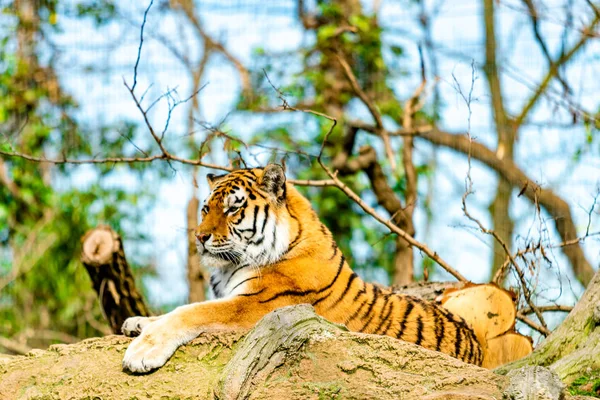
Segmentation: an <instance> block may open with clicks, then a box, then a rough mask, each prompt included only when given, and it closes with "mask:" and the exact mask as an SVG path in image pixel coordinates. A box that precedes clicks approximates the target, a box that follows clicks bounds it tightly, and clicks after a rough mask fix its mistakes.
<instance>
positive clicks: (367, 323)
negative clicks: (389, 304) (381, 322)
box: [358, 314, 375, 332]
mask: <svg viewBox="0 0 600 400" xmlns="http://www.w3.org/2000/svg"><path fill="white" fill-rule="evenodd" d="M373 318H375V314H373V315H371V318H369V320H368V321H367V322H366V323H365V324H364V325H363V326H362V328H360V329H359V330H358V331H359V332H364V330H365V328H366V327H367V326H369V324H370V323H371V321H373Z"/></svg>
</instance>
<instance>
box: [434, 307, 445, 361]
mask: <svg viewBox="0 0 600 400" xmlns="http://www.w3.org/2000/svg"><path fill="white" fill-rule="evenodd" d="M433 310H434V311H433V312H434V314H435V342H436V343H435V350H436V351H440V349H441V348H442V340H444V331H445V330H446V323H445V322H444V320H445V318H444V315H443V314H442V315H441V316H440V310H439V309H438V308H437V307H434V308H433Z"/></svg>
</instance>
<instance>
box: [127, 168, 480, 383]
mask: <svg viewBox="0 0 600 400" xmlns="http://www.w3.org/2000/svg"><path fill="white" fill-rule="evenodd" d="M277 168H279V170H280V167H277V166H272V165H270V166H267V167H266V168H265V169H264V170H263V169H252V170H240V171H235V172H232V173H230V174H227V175H225V176H222V177H217V178H214V177H210V178H209V183H210V184H211V188H212V189H213V192H212V194H211V196H210V198H209V200H208V201H207V203H206V205H205V208H204V209H203V219H202V223H201V224H200V226H198V228H197V230H196V234H197V236H198V237H199V238H201V239H202V240H203V241H205V242H204V243H205V246H206V247H202V248H201V250H202V253H203V254H204V257H206V258H203V264H205V261H206V260H208V261H210V260H215V263H216V264H220V263H222V264H223V265H224V267H221V268H222V270H218V271H217V272H216V273H215V276H216V277H217V278H214V279H212V280H211V282H212V284H213V287H214V289H215V292H217V294H221V295H222V296H223V298H220V299H217V300H213V301H206V302H203V303H196V304H191V305H187V306H183V307H180V308H178V309H176V310H175V311H173V312H171V313H169V314H167V315H166V316H164V317H162V318H160V319H159V320H157V321H154V322H151V323H149V324H147V325H146V326H145V327H143V329H138V331H141V336H140V337H139V338H137V339H136V340H139V343H137V344H136V342H135V341H134V343H132V346H133V347H134V349H133V350H131V354H130V355H129V356H128V355H127V354H126V357H125V360H124V366H125V368H127V369H130V370H132V371H137V372H144V371H147V370H150V369H153V368H157V367H159V366H161V365H162V364H161V362H162V363H163V364H164V362H166V359H168V357H169V356H170V354H169V355H168V356H166V359H164V360H163V358H165V356H164V354H167V353H168V352H164V354H162V353H161V357H158V356H156V354H158V353H160V351H157V350H156V346H155V345H154V344H155V343H163V346H165V347H169V346H170V347H169V349H171V348H173V350H172V351H174V349H176V348H177V346H178V345H180V344H183V343H185V342H186V341H189V340H191V339H193V337H195V336H196V335H197V334H198V333H199V332H200V331H201V330H203V329H207V328H211V327H232V328H234V327H241V328H250V327H252V326H254V324H256V322H257V321H258V320H259V319H261V318H262V317H263V316H264V315H265V314H267V313H268V312H270V311H272V310H274V309H276V308H279V307H283V306H286V305H291V304H299V303H309V304H312V305H313V306H314V307H315V310H316V312H317V313H318V314H319V315H321V316H323V317H325V318H326V319H328V320H330V321H332V322H336V323H340V324H345V325H347V326H348V328H349V329H350V330H352V331H359V332H365V333H375V334H383V335H389V336H393V337H396V338H398V339H402V340H405V341H408V342H412V343H416V344H419V345H421V346H423V347H426V348H428V349H432V350H437V351H441V352H444V353H446V354H449V355H451V356H453V357H457V358H459V359H461V360H464V361H466V362H470V363H474V364H478V365H481V362H482V360H483V353H482V349H481V346H480V344H479V342H478V341H477V338H476V336H475V334H474V332H473V330H472V329H471V328H470V327H469V326H468V325H467V324H466V323H465V321H464V320H463V319H462V318H460V317H458V316H456V315H454V314H452V313H451V312H449V311H448V310H446V309H444V308H442V307H440V306H438V305H436V304H435V303H431V302H427V301H424V300H421V299H419V298H416V297H410V296H403V295H400V294H394V293H392V292H391V291H389V290H387V289H381V288H379V287H378V286H375V285H373V284H369V283H365V282H364V281H363V280H362V279H360V278H359V277H358V276H357V275H356V274H355V273H354V272H353V271H352V270H351V269H350V267H349V266H348V264H347V263H346V261H345V259H344V256H343V255H342V254H341V252H340V250H339V249H338V247H337V245H336V243H335V241H334V239H333V237H332V235H331V233H330V232H329V230H328V229H327V228H326V227H325V226H324V225H323V224H322V223H321V222H320V221H319V218H318V216H317V215H316V213H315V212H314V210H313V209H312V207H311V205H310V203H309V201H308V200H307V199H306V198H304V197H303V196H302V195H301V194H300V193H299V192H298V191H297V190H296V189H295V188H294V187H293V186H292V185H291V184H288V183H285V178H284V177H282V174H283V171H279V170H278V169H277ZM238 193H240V195H239V197H238ZM242 193H245V194H246V196H250V193H252V194H253V196H250V197H254V199H251V198H246V202H245V203H243V202H244V199H241V200H240V198H241V197H243V196H242ZM234 201H235V202H236V203H235V204H242V203H243V204H245V205H244V206H243V207H237V206H234V205H232V204H233V203H232V202H234ZM267 211H268V212H267ZM252 220H253V224H251V222H252ZM236 221H237V223H238V225H237V227H236V224H235V223H236ZM244 221H245V223H246V224H247V225H246V226H247V228H246V229H241V228H239V229H238V227H240V226H241V225H240V224H243V223H244ZM282 227H283V228H282ZM234 229H237V230H238V231H237V232H236V233H234ZM270 229H272V230H273V233H272V234H271V233H270ZM277 229H278V230H277ZM283 229H287V231H285V232H284V231H283ZM259 231H260V232H259ZM261 232H262V233H261ZM248 234H252V235H253V236H252V238H253V239H251V240H250V241H252V240H254V241H255V242H259V241H260V240H262V241H263V242H265V241H267V240H268V238H269V237H271V236H269V235H272V237H271V238H272V239H273V240H275V237H277V240H279V241H281V240H283V239H281V238H284V239H285V238H286V240H287V246H285V248H284V251H282V253H281V254H280V255H278V257H277V259H276V260H275V261H274V262H269V263H268V264H264V265H259V266H258V267H257V266H250V267H243V268H238V269H240V271H241V272H237V271H236V272H233V271H232V269H233V268H235V267H236V265H237V264H236V262H237V261H232V263H231V265H230V264H227V261H222V262H221V261H219V260H220V258H218V257H221V258H222V259H223V260H227V259H229V258H232V259H235V257H244V254H241V255H240V254H238V253H235V252H233V253H227V252H223V253H222V254H221V255H219V256H215V255H214V254H207V253H208V251H207V248H209V245H210V246H212V247H214V249H216V250H214V251H215V254H216V252H217V250H218V249H219V248H222V247H226V246H227V245H228V243H229V242H230V241H231V237H232V235H239V236H240V237H242V236H244V235H248ZM276 234H277V235H279V236H277V235H276ZM261 235H262V236H261ZM261 237H262V239H260V238H261ZM275 242H277V241H273V243H275ZM277 243H279V242H277ZM262 244H264V243H262V242H261V245H262ZM220 246H221V247H220ZM257 246H259V245H256V246H255V247H257ZM273 246H274V248H279V247H277V246H279V244H277V245H275V244H274V245H273ZM248 251H249V250H248ZM274 251H275V250H274ZM261 254H262V253H261ZM259 256H261V255H260V254H259ZM266 256H267V255H265V256H264V257H266ZM257 257H258V256H257ZM261 257H262V256H261ZM235 260H237V259H235ZM242 265H243V264H242ZM205 266H209V265H206V264H205ZM217 269H218V268H217ZM223 270H228V271H230V272H224V271H223ZM241 273H244V274H245V275H243V280H242V279H241V277H242V276H241V275H239V274H241ZM235 279H239V280H240V283H237V281H236V282H235V283H236V285H233V284H232V283H231V282H229V283H227V282H223V281H225V280H229V281H234V280H235ZM217 281H218V282H217ZM234 286H235V287H234ZM221 292H222V293H221ZM165 320H167V321H168V322H165ZM125 325H126V326H129V327H130V328H131V325H132V323H130V324H129V325H128V324H127V322H126V323H125ZM125 328H126V327H125V326H124V330H125ZM133 330H135V329H133ZM174 332H179V333H174ZM134 345H135V346H134ZM128 353H129V349H128ZM144 357H146V364H147V365H146V366H144V362H141V363H140V360H139V359H140V358H141V359H142V360H144ZM159 364H160V365H159ZM140 365H142V366H143V367H140Z"/></svg>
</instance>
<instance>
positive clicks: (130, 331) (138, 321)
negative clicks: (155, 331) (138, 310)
mask: <svg viewBox="0 0 600 400" xmlns="http://www.w3.org/2000/svg"><path fill="white" fill-rule="evenodd" d="M154 320H155V318H152V317H130V318H127V319H126V320H125V322H123V326H122V327H121V332H122V333H123V335H125V336H127V337H134V336H138V335H139V334H140V333H142V330H143V329H144V327H145V326H146V325H148V324H149V323H150V322H152V321H154Z"/></svg>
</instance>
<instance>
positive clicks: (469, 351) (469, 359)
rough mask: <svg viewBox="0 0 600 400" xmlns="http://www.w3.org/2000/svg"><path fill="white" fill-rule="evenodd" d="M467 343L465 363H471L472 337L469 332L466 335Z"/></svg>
mask: <svg viewBox="0 0 600 400" xmlns="http://www.w3.org/2000/svg"><path fill="white" fill-rule="evenodd" d="M468 339H469V340H468V341H467V348H466V349H465V357H466V359H465V361H466V362H471V357H472V356H473V337H472V336H471V334H470V332H469V335H468ZM467 350H468V352H467Z"/></svg>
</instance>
